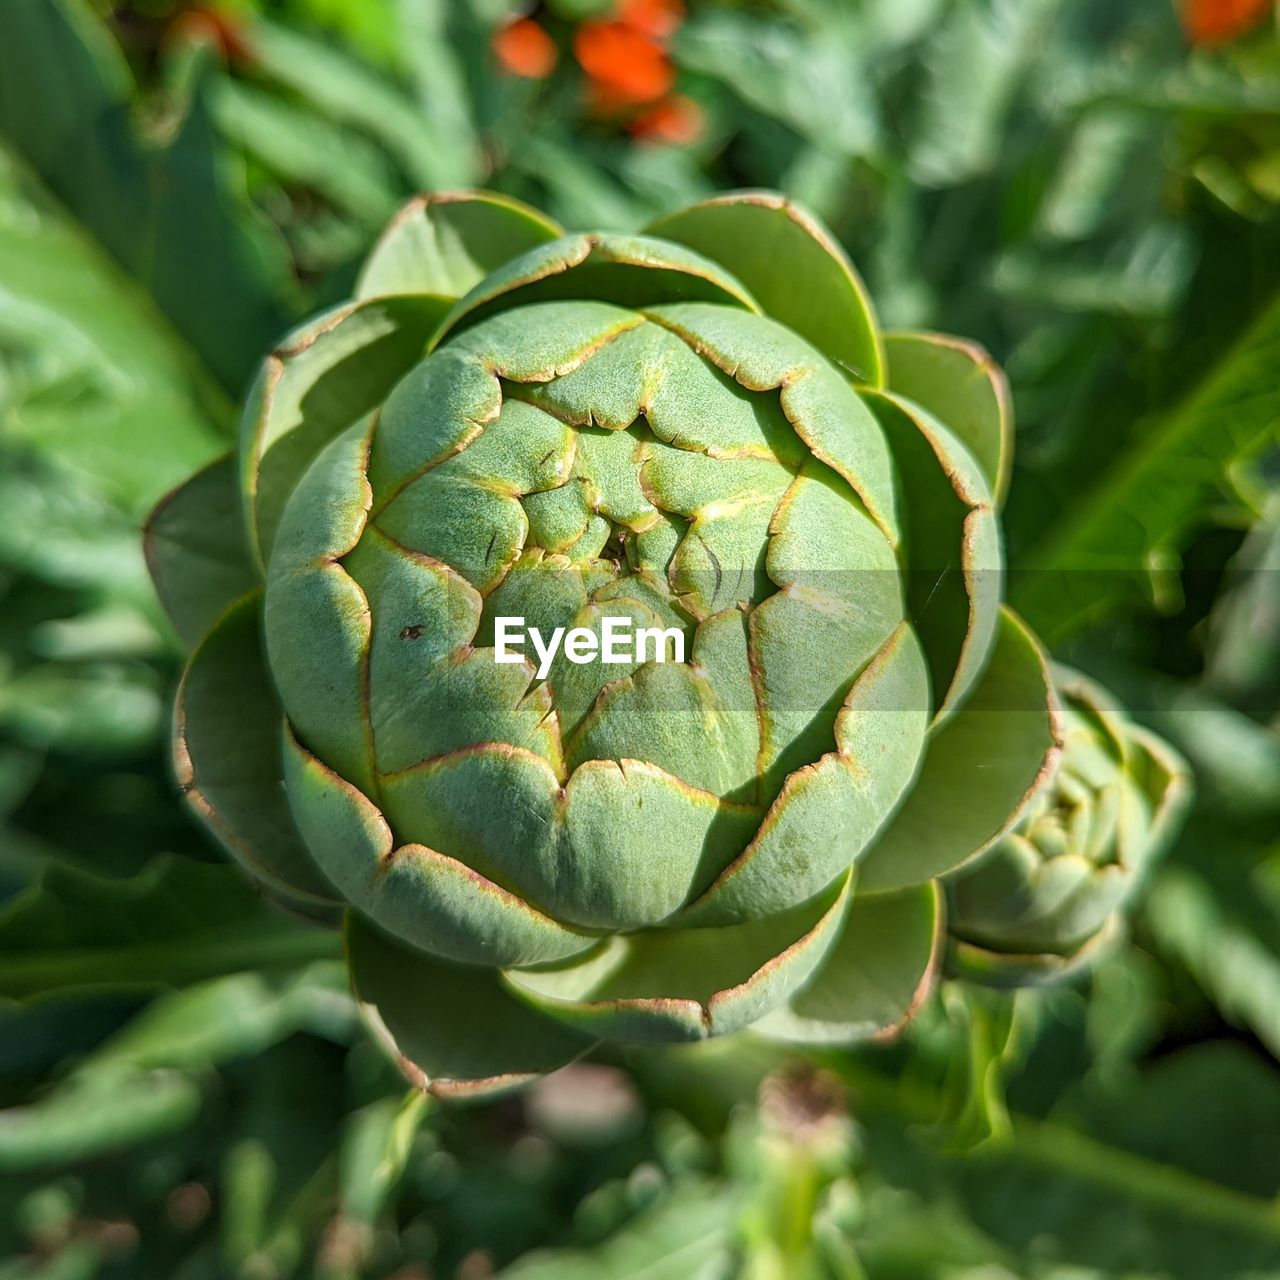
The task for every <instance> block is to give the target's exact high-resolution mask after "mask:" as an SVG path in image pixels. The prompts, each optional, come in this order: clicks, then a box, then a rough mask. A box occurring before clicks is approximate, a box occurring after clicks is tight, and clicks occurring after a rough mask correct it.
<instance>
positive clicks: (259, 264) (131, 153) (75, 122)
mask: <svg viewBox="0 0 1280 1280" xmlns="http://www.w3.org/2000/svg"><path fill="white" fill-rule="evenodd" d="M132 94H133V85H132V83H131V77H130V75H129V72H128V69H127V67H126V66H125V63H124V59H123V56H122V55H121V53H120V51H119V50H118V49H117V48H116V47H115V46H114V44H113V43H112V41H111V38H110V36H109V35H108V33H107V31H106V28H105V27H104V26H103V25H102V23H101V22H100V21H99V19H98V18H96V17H95V16H94V15H93V14H92V13H91V12H90V10H89V8H88V6H87V5H86V4H84V3H83V2H82V0H13V2H12V3H10V4H9V5H8V6H7V8H6V12H5V39H4V41H3V44H0V138H3V139H5V140H7V141H8V142H9V143H10V144H11V145H12V146H13V147H14V148H15V149H16V150H17V151H18V152H19V153H20V154H21V155H22V156H23V157H24V158H25V159H26V160H27V162H28V163H29V164H30V165H31V167H32V169H33V170H34V171H35V172H36V173H37V174H38V175H39V176H40V178H41V179H42V180H43V181H44V182H45V183H46V184H47V185H48V187H49V189H50V191H52V192H53V194H54V195H55V196H57V198H58V199H59V200H60V201H61V202H62V204H63V205H64V206H65V207H66V209H67V210H68V211H69V212H70V214H71V215H72V216H73V217H74V218H76V219H77V220H79V222H80V223H81V224H82V226H83V227H84V228H85V229H86V230H87V231H88V232H89V233H90V234H91V235H93V236H94V237H96V239H97V240H98V241H99V242H100V243H101V244H102V245H103V246H104V247H105V248H106V249H107V250H108V251H109V252H110V253H111V254H113V255H114V256H115V257H116V259H117V260H118V261H119V262H120V263H121V264H122V265H123V267H124V268H125V270H126V271H127V272H128V273H129V274H130V275H132V276H133V277H134V279H136V280H137V281H138V282H139V283H140V284H141V285H142V286H144V288H145V289H146V290H148V291H149V292H150V293H151V294H152V295H153V296H154V297H155V299H156V301H157V303H158V304H159V306H160V309H161V310H162V311H163V312H165V313H166V314H168V315H169V316H170V317H171V318H172V320H173V322H174V324H175V325H176V326H177V328H178V330H179V331H180V332H181V333H182V334H183V335H184V337H185V338H186V339H187V341H188V342H190V343H191V345H192V346H193V347H194V348H195V349H196V350H197V351H198V352H199V353H200V355H201V356H202V357H203V359H204V360H205V362H206V363H207V365H208V367H209V369H210V370H211V371H212V372H213V373H214V375H215V376H216V377H217V378H218V379H219V380H220V381H221V382H222V384H223V385H224V386H225V387H227V388H228V389H230V390H231V391H233V392H237V393H238V391H239V390H240V387H241V386H242V384H243V381H244V378H245V376H246V374H247V373H248V371H249V369H250V368H251V367H252V364H253V361H254V359H255V358H256V357H257V356H258V354H259V353H260V352H261V351H263V350H265V349H266V347H267V345H268V344H269V343H270V342H271V340H272V339H273V338H274V337H275V336H276V335H277V334H278V333H279V332H280V331H281V330H282V329H284V328H285V325H286V311H285V307H284V306H283V305H282V302H281V299H282V298H283V297H284V296H285V295H286V292H287V288H288V286H287V284H286V264H285V261H284V258H283V255H282V253H281V251H280V249H279V246H278V245H277V244H276V243H275V242H274V241H272V240H270V239H268V238H267V237H265V236H264V235H262V234H261V233H260V232H259V231H258V230H257V229H256V228H255V227H254V225H253V224H252V222H251V220H250V217H249V214H248V210H247V208H246V207H245V206H244V205H243V204H241V203H240V201H239V199H238V197H237V196H235V195H234V194H233V193H232V191H231V190H229V189H228V184H227V182H226V180H225V178H224V176H223V159H222V157H219V156H218V154H217V149H216V147H215V144H214V137H213V132H212V129H211V126H210V122H209V119H208V114H207V111H206V107H205V102H204V89H203V88H202V87H201V86H200V85H199V84H197V86H196V88H195V91H194V98H193V101H192V103H191V105H190V109H189V111H188V112H187V114H186V117H185V119H184V120H183V121H182V122H181V124H180V126H179V127H178V129H177V131H176V133H175V134H174V136H173V139H172V141H170V142H169V143H167V145H164V146H158V145H150V144H146V143H144V142H142V141H141V140H140V129H139V125H138V121H137V120H136V119H135V118H134V116H133V104H132V102H131V97H132ZM37 102H38V103H41V104H43V105H42V107H41V109H40V110H38V111H36V110H32V104H33V103H37ZM122 336H123V335H122Z"/></svg>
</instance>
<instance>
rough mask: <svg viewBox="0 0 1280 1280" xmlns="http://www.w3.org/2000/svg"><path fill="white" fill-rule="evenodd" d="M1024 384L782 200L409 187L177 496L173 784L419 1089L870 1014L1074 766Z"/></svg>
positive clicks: (905, 981) (924, 965)
mask: <svg viewBox="0 0 1280 1280" xmlns="http://www.w3.org/2000/svg"><path fill="white" fill-rule="evenodd" d="M1007 405H1008V396H1007V393H1006V390H1005V387H1004V383H1003V380H1002V379H1001V377H1000V375H999V374H998V372H997V371H996V370H995V369H994V367H993V365H992V363H991V361H990V359H989V358H988V357H987V356H986V355H985V353H983V352H981V351H980V350H978V349H977V348H975V347H972V346H970V345H967V344H965V343H961V342H957V341H954V340H952V339H947V338H941V337H938V336H936V335H932V334H898V335H888V336H886V335H884V334H882V333H881V331H880V328H879V326H878V324H877V322H876V319H875V316H874V314H873V312H872V309H871V306H870V303H869V301H868V299H867V297H866V293H865V290H864V288H863V286H862V284H861V282H860V280H859V279H858V277H857V275H856V273H855V272H854V270H853V268H852V266H851V265H850V264H849V262H848V261H847V260H846V259H845V257H844V255H843V253H842V252H841V251H840V249H839V248H838V246H836V244H835V243H834V242H833V241H832V239H831V237H830V235H829V234H828V233H827V232H826V231H824V230H823V229H822V228H821V227H820V226H819V225H818V224H817V223H816V222H815V221H814V220H813V219H812V218H811V217H809V216H808V215H807V214H805V213H804V212H802V211H801V210H799V209H797V208H795V207H794V206H793V205H790V204H789V203H787V202H785V201H784V200H782V199H781V198H779V197H776V196H771V195H765V194H743V195H734V196H727V197H722V198H719V199H715V200H711V201H708V202H706V203H704V204H701V205H696V206H694V207H693V208H690V209H687V210H684V211H683V212H681V213H677V214H673V215H671V216H669V217H666V218H664V219H662V220H661V221H660V222H658V223H657V224H656V225H655V226H653V227H651V228H650V229H649V231H648V232H647V233H646V234H645V235H640V236H634V235H627V236H620V235H610V234H591V235H566V234H564V233H563V232H562V231H561V229H560V228H558V227H556V226H554V225H552V224H551V223H550V222H548V221H547V220H546V219H545V218H543V217H541V216H540V215H539V214H537V213H535V212H534V211H532V210H530V209H528V208H525V207H524V206H522V205H519V204H517V203H515V202H513V201H511V200H508V199H505V198H502V197H498V196H492V195H484V194H478V195H468V196H451V197H434V198H427V199H423V200H419V201H416V202H414V203H413V204H412V205H410V206H409V207H408V208H407V209H406V210H405V211H404V212H403V213H402V214H401V215H400V217H398V218H397V219H396V220H395V222H394V223H393V224H392V226H391V228H390V229H389V230H388V232H387V233H386V235H385V236H384V237H383V239H382V240H381V242H380V243H379V244H378V246H377V247H376V248H375V250H374V252H373V255H372V257H371V258H370V260H369V262H368V264H367V265H366V267H365V270H364V272H363V275H362V276H361V279H360V283H359V287H358V291H357V296H356V298H355V300H354V301H353V302H351V303H350V304H349V305H346V306H343V307H340V308H338V309H337V310H335V311H333V312H331V313H329V314H327V315H324V316H321V317H319V318H318V319H317V320H316V321H314V322H313V323H311V324H309V325H307V326H305V327H304V328H302V329H301V330H299V331H298V332H297V333H295V334H293V335H292V336H290V337H289V338H288V339H287V340H285V341H284V342H283V343H282V344H281V346H280V347H279V348H278V349H277V350H276V351H275V352H274V353H272V354H271V355H270V356H269V358H268V359H267V361H266V363H265V364H264V366H263V369H262V372H261V375H260V377H259V378H258V381H257V384H256V387H255V389H254V391H253V393H252V396H251V397H250V402H249V405H248V408H247V410H246V413H245V416H244V421H243V429H242V433H241V438H240V443H239V447H238V449H237V450H236V452H235V454H234V456H231V457H228V458H226V459H224V460H222V461H221V462H218V463H215V464H214V465H213V466H211V467H210V468H208V469H207V470H205V471H204V472H202V473H200V474H199V475H197V476H196V477H195V478H194V479H193V480H192V481H191V482H189V483H188V484H187V485H186V486H185V487H183V488H182V489H180V490H178V491H177V492H176V493H175V494H173V495H171V497H170V498H169V499H167V500H166V502H165V503H163V504H162V505H161V507H160V508H159V509H158V510H157V512H156V514H155V515H154V516H153V518H152V521H151V524H150V527H149V535H148V545H149V559H150V564H151V566H152V570H153V574H154V577H155V580H156V583H157V586H158V588H159V592H160V595H161V597H162V599H163V600H164V602H165V604H166V606H167V608H168V610H169V612H170V614H171V616H172V618H173V621H174V623H175V626H176V627H177V629H178V630H179V632H180V633H181V634H182V635H183V636H184V637H186V638H188V639H189V640H190V641H191V643H192V644H193V645H194V647H195V648H194V654H193V656H192V658H191V661H190V664H189V666H188V668H187V671H186V674H185V676H184V679H183V682H182V686H181V689H180V691H179V697H178V707H177V716H176V726H177V728H176V735H175V740H176V746H175V757H176V762H177V769H178V773H179V776H180V779H181V781H182V784H183V787H184V789H185V790H186V793H187V795H188V797H189V799H190V802H191V804H192V805H193V807H194V808H195V809H196V811H197V812H198V813H199V814H200V816H201V817H202V818H203V819H204V821H205V822H206V823H207V825H208V826H209V827H210V829H211V830H212V831H213V832H214V833H215V834H216V835H217V836H218V837H219V838H220V840H221V841H222V843H223V844H224V845H225V846H226V847H227V849H228V850H229V851H230V852H231V854H232V855H233V856H234V857H236V858H237V859H238V860H239V861H240V862H241V863H242V864H243V865H244V866H245V867H246V869H247V870H248V871H249V873H250V874H251V875H252V876H254V877H255V879H256V880H257V881H258V882H259V883H260V884H261V885H262V886H263V888H264V890H265V891H266V892H268V893H269V894H271V895H272V896H273V897H275V898H276V899H278V900H280V901H281V902H283V903H285V904H286V905H288V906H291V907H292V908H293V909H295V910H298V911H302V912H305V913H308V914H310V915H313V916H315V917H317V918H319V919H336V918H338V917H342V918H343V919H344V920H345V934H346V943H347V953H348V957H349V962H350V966H351V973H352V981H353V984H354V988H355V990H356V992H357V995H358V997H359V999H360V1001H361V1003H362V1006H363V1007H364V1009H365V1010H366V1012H367V1014H368V1016H369V1019H370V1022H371V1023H372V1025H373V1026H374V1027H375V1028H376V1030H377V1032H378V1034H379V1035H381V1036H382V1037H383V1038H384V1039H385V1040H386V1041H387V1042H388V1044H389V1046H390V1047H391V1048H392V1050H393V1052H395V1053H396V1054H397V1055H398V1056H399V1058H400V1060H401V1062H402V1063H403V1064H404V1067H405V1070H406V1072H407V1073H408V1074H409V1075H410V1076H411V1078H413V1079H415V1080H418V1081H420V1082H421V1083H423V1084H424V1086H426V1087H429V1088H431V1089H433V1090H435V1091H437V1092H442V1093H443V1092H450V1091H453V1092H472V1093H474V1092H477V1091H484V1090H488V1089H493V1088H500V1087H504V1086H506V1085H509V1084H511V1083H513V1082H518V1081H520V1080H522V1079H525V1078H528V1077H529V1076H532V1075H536V1074H537V1073H539V1072H543V1071H546V1070H548V1069H550V1068H553V1067H555V1066H558V1065H560V1064H562V1063H563V1062H565V1061H567V1060H569V1059H571V1058H573V1057H574V1056H576V1055H578V1054H580V1053H582V1052H584V1051H586V1050H587V1049H589V1048H590V1047H591V1046H592V1045H593V1044H595V1043H597V1042H598V1041H601V1040H608V1041H636V1042H662V1041H683V1040H692V1039H698V1038H702V1037H705V1036H709V1035H716V1034H721V1033H724V1032H731V1031H735V1030H738V1029H740V1028H745V1027H748V1026H751V1027H755V1028H756V1029H758V1030H759V1031H761V1032H762V1033H765V1034H771V1035H774V1036H779V1037H784V1038H788V1039H795V1040H801V1041H818V1042H844V1041H849V1040H854V1039H857V1038H859V1037H864V1036H869V1035H877V1034H883V1033H886V1032H888V1031H890V1030H892V1029H893V1028H895V1027H896V1026H898V1025H899V1024H901V1023H902V1022H903V1021H904V1020H905V1018H906V1017H907V1016H908V1015H909V1013H910V1012H911V1010H912V1009H913V1008H914V1007H915V1005H916V1004H917V1002H918V1000H919V998H920V995H921V993H922V991H923V990H924V989H925V988H926V987H927V986H928V984H929V982H930V980H931V978H932V976H933V973H934V970H935V968H936V964H935V957H936V955H937V954H938V947H937V943H938V937H939V930H940V909H939V902H940V897H939V895H940V890H939V888H938V877H939V876H941V875H942V874H943V873H945V872H947V871H949V870H951V869H953V868H955V867H956V866H958V865H959V864H960V863H962V862H964V861H965V860H966V859H968V858H970V857H971V856H973V855H974V854H975V853H976V852H978V851H980V850H982V849H984V848H985V847H987V846H989V845H990V844H991V843H992V842H993V841H994V840H996V839H998V838H999V836H1000V835H1001V834H1003V832H1004V831H1005V830H1007V829H1008V827H1009V824H1010V823H1011V822H1012V820H1013V818H1014V815H1015V814H1016V812H1017V810H1018V808H1019V806H1020V805H1021V804H1022V803H1023V802H1024V800H1025V799H1026V797H1027V796H1029V795H1030V794H1031V792H1032V791H1033V789H1034V788H1035V786H1036V785H1037V783H1038V780H1039V779H1040V777H1041V776H1042V775H1043V773H1044V772H1045V770H1047V769H1048V768H1049V767H1050V766H1051V763H1052V760H1053V758H1054V756H1055V754H1056V751H1057V749H1058V726H1057V720H1056V712H1055V708H1054V702H1053V696H1052V693H1051V690H1050V686H1049V681H1048V676H1047V671H1046V667H1045V662H1044V658H1043V655H1042V653H1041V651H1040V648H1039V646H1038V645H1037V643H1036V642H1035V640H1034V639H1033V638H1032V637H1031V636H1030V635H1029V634H1028V632H1027V631H1026V629H1025V627H1024V626H1023V625H1022V624H1021V623H1020V622H1019V621H1018V620H1017V619H1016V618H1015V617H1013V616H1012V615H1011V614H1009V613H1008V612H1006V611H1004V610H1003V609H1002V606H1001V603H1000V597H1001V582H1002V553H1001V542H1000V536H999V529H998V520H997V508H998V503H999V501H1000V499H1001V497H1002V496H1003V490H1004V487H1005V483H1006V479H1007V476H1008V465H1009V460H1008V455H1009V440H1010V422H1009V414H1008V409H1007ZM535 631H536V632H537V635H535V634H534V633H535ZM618 634H622V635H623V637H624V639H623V642H622V643H621V647H620V648H613V649H611V644H612V640H611V635H612V636H613V638H616V637H617V635H618ZM627 636H629V637H630V639H631V641H632V643H631V645H630V646H629V647H628V646H627V644H626V643H625V640H626V637H627ZM642 636H644V637H646V638H647V644H648V647H646V648H642V647H641V644H642ZM517 639H518V640H519V644H517V643H516V640H517ZM520 645H523V648H521V647H520ZM605 658H609V659H610V660H609V661H608V662H606V661H605V660H604V659H605Z"/></svg>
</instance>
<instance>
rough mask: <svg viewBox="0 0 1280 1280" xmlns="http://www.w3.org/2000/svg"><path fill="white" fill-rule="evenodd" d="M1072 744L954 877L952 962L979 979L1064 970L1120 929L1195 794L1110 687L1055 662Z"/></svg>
mask: <svg viewBox="0 0 1280 1280" xmlns="http://www.w3.org/2000/svg"><path fill="white" fill-rule="evenodd" d="M1054 683H1055V685H1056V687H1057V690H1058V693H1059V696H1060V698H1061V705H1062V712H1063V725H1064V731H1065V743H1064V747H1063V753H1062V757H1061V759H1060V762H1059V764H1058V767H1057V770H1056V771H1055V773H1054V776H1053V778H1052V780H1051V781H1050V782H1049V783H1048V784H1047V785H1046V786H1044V787H1042V788H1041V789H1040V791H1039V792H1038V793H1037V794H1036V795H1035V796H1034V797H1033V799H1032V801H1031V803H1030V804H1029V805H1028V806H1027V809H1026V810H1025V812H1024V813H1023V815H1022V817H1021V818H1020V819H1019V820H1018V823H1017V825H1016V826H1015V827H1014V829H1013V830H1012V831H1011V832H1010V833H1009V834H1008V835H1007V836H1005V837H1004V838H1003V839H1002V840H1000V841H998V842H997V843H996V845H995V847H994V848H992V849H991V850H990V851H989V852H988V853H986V854H984V855H983V856H982V857H981V858H979V859H978V860H977V862H976V863H975V864H973V865H972V866H967V867H965V868H963V869H962V870H960V871H959V872H957V873H956V874H955V875H953V876H950V877H948V879H947V881H946V889H947V899H948V913H947V920H948V932H949V934H950V948H949V959H950V966H949V967H950V968H951V970H952V971H953V972H954V973H956V974H957V975H958V976H961V977H964V978H967V979H969V980H970V981H976V982H980V983H982V984H984V985H989V986H997V987H1017V986H1024V985H1030V984H1034V983H1039V982H1045V981H1048V980H1051V979H1054V978H1058V977H1061V976H1063V975H1064V974H1065V973H1068V972H1070V971H1072V970H1074V969H1075V968H1077V967H1079V966H1081V965H1083V964H1084V963H1086V962H1087V961H1089V960H1090V959H1092V958H1093V957H1094V956H1095V955H1096V954H1097V953H1098V952H1099V951H1101V950H1102V949H1103V948H1104V947H1105V946H1106V945H1107V944H1108V942H1109V941H1110V940H1111V939H1113V938H1114V937H1115V936H1116V934H1117V933H1118V932H1119V931H1120V928H1121V925H1122V920H1123V916H1122V914H1121V913H1122V910H1123V908H1124V907H1125V905H1126V904H1127V903H1128V902H1129V901H1130V900H1131V898H1132V897H1133V894H1134V890H1135V889H1136V888H1137V886H1138V885H1139V884H1140V883H1141V881H1142V878H1143V876H1144V875H1145V873H1146V871H1147V869H1148V867H1149V866H1150V864H1151V862H1152V860H1153V859H1154V858H1155V857H1156V856H1157V855H1158V854H1159V853H1160V851H1161V849H1162V848H1163V847H1164V845H1165V844H1166V843H1167V840H1168V837H1169V835H1170V833H1171V831H1172V829H1173V827H1174V826H1175V825H1176V821H1177V818H1178V816H1179V815H1180V813H1181V811H1182V810H1183V808H1184V806H1185V804H1186V801H1187V800H1188V799H1189V797H1190V787H1189V780H1190V774H1189V772H1188V770H1187V767H1186V765H1185V763H1184V762H1183V760H1182V759H1181V757H1180V756H1179V755H1178V754H1177V753H1176V752H1175V751H1174V750H1173V748H1172V747H1170V746H1169V745H1168V744H1167V743H1166V742H1164V741H1163V740H1162V739H1160V738H1158V737H1156V735H1155V734H1153V733H1151V732H1149V731H1148V730H1146V729H1143V728H1141V727H1140V726H1138V725H1135V724H1134V723H1133V722H1132V721H1131V720H1130V719H1129V718H1128V716H1127V715H1126V714H1125V713H1124V711H1123V710H1122V709H1121V708H1120V707H1119V706H1118V705H1117V704H1116V702H1115V701H1114V699H1112V698H1111V697H1110V696H1109V695H1108V694H1107V693H1105V692H1104V691H1103V690H1102V689H1100V688H1099V687H1098V686H1097V684H1095V683H1094V682H1093V681H1091V680H1088V679H1087V678H1085V677H1084V676H1082V675H1080V674H1079V673H1078V672H1074V671H1070V670H1067V669H1065V668H1062V667H1058V668H1056V669H1055V672H1054Z"/></svg>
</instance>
